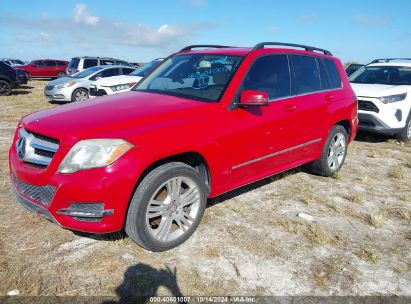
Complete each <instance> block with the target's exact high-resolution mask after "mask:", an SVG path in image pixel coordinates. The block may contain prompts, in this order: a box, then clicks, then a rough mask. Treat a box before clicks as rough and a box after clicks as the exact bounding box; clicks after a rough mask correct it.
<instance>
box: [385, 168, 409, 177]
mask: <svg viewBox="0 0 411 304" xmlns="http://www.w3.org/2000/svg"><path fill="white" fill-rule="evenodd" d="M388 176H389V177H391V178H396V179H404V178H405V170H404V168H403V167H401V166H395V167H393V168H391V170H390V172H389V173H388Z"/></svg>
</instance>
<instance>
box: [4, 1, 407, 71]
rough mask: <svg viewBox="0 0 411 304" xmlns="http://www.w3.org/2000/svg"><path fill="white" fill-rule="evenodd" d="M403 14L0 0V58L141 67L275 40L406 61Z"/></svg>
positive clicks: (343, 4) (273, 4) (394, 4)
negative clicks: (191, 48)
mask: <svg viewBox="0 0 411 304" xmlns="http://www.w3.org/2000/svg"><path fill="white" fill-rule="evenodd" d="M410 12H411V1H409V0H392V1H378V0H374V1H371V0H362V1H361V0H345V1H336V0H328V1H326V0H311V1H306V0H288V1H275V0H271V1H269V0H252V1H250V0H248V1H245V0H236V1H229V0H168V1H160V0H151V1H140V0H134V1H128V0H121V1H119V0H117V1H108V0H90V1H86V0H83V1H82V0H77V1H72V0H65V1H56V0H37V1H34V0H31V1H27V0H19V1H10V0H0V58H4V57H11V58H19V59H23V60H34V59H40V58H50V59H65V60H69V59H70V58H72V57H74V56H85V55H87V56H110V57H115V58H119V59H124V60H128V61H131V62H147V61H149V60H152V59H154V58H158V57H164V56H167V55H169V54H171V53H173V52H175V51H177V50H179V49H181V48H182V47H183V46H185V45H189V44H224V45H235V46H254V45H255V44H257V43H258V42H262V41H276V42H278V41H280V42H288V43H298V44H306V45H311V46H316V47H320V48H324V49H328V50H330V51H331V52H332V53H333V54H334V55H335V56H337V57H339V58H340V59H341V60H342V61H343V62H349V61H356V62H360V63H368V62H370V61H371V60H372V59H375V58H386V57H411V17H410V16H411V15H410V14H411V13H410Z"/></svg>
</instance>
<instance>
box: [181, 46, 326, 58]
mask: <svg viewBox="0 0 411 304" xmlns="http://www.w3.org/2000/svg"><path fill="white" fill-rule="evenodd" d="M262 50H264V51H265V52H267V53H295V54H303V55H313V54H314V55H318V56H326V57H328V56H329V55H325V54H321V53H317V52H312V51H305V50H297V49H294V48H284V47H282V48H272V47H270V48H265V49H262ZM251 51H253V48H251V47H228V48H218V49H211V48H210V49H202V50H192V51H187V52H180V53H178V54H219V55H230V56H242V57H243V56H246V55H247V54H248V53H250V52H251Z"/></svg>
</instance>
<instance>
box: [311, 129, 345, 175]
mask: <svg viewBox="0 0 411 304" xmlns="http://www.w3.org/2000/svg"><path fill="white" fill-rule="evenodd" d="M347 144H348V135H347V131H346V130H345V128H344V127H343V126H340V125H335V126H334V127H333V128H332V129H331V131H330V133H329V135H328V138H327V141H326V143H325V145H324V147H323V151H322V153H321V158H319V159H317V160H316V161H314V162H313V163H311V165H310V169H311V171H312V172H313V173H315V174H318V175H322V176H331V175H333V174H334V173H336V172H338V171H339V170H340V169H341V167H342V165H343V163H344V160H345V156H346V155H347Z"/></svg>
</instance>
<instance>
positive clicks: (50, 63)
mask: <svg viewBox="0 0 411 304" xmlns="http://www.w3.org/2000/svg"><path fill="white" fill-rule="evenodd" d="M45 63H46V64H45V66H56V62H55V61H51V60H47V61H45Z"/></svg>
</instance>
